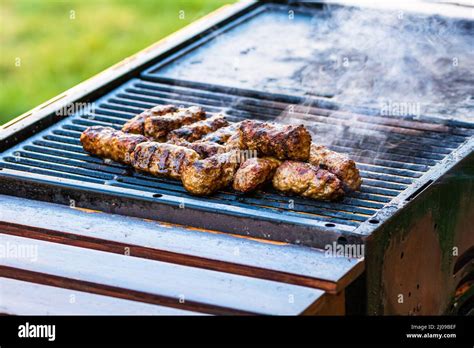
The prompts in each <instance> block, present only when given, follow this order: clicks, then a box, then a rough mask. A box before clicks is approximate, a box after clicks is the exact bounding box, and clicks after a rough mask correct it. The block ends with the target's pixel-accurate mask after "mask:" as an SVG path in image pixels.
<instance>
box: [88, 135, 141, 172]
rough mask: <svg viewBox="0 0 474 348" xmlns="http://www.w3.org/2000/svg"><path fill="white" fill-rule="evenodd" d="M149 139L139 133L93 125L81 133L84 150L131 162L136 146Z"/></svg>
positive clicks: (126, 162) (104, 156) (119, 160)
mask: <svg viewBox="0 0 474 348" xmlns="http://www.w3.org/2000/svg"><path fill="white" fill-rule="evenodd" d="M146 141H148V139H147V138H146V137H144V136H143V135H139V134H128V133H124V132H122V131H119V130H116V129H113V128H111V127H102V126H92V127H89V128H87V129H86V130H85V131H84V132H82V134H81V143H82V147H83V148H84V150H86V151H87V152H90V153H92V154H94V155H97V156H99V157H102V158H108V159H111V160H114V161H117V162H121V163H125V164H130V156H131V154H132V152H133V151H134V150H135V147H136V146H137V145H138V144H140V143H143V142H146Z"/></svg>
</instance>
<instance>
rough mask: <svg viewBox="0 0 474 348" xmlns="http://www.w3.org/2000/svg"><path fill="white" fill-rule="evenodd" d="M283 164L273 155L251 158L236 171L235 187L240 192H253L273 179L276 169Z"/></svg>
mask: <svg viewBox="0 0 474 348" xmlns="http://www.w3.org/2000/svg"><path fill="white" fill-rule="evenodd" d="M280 164H281V162H280V161H279V160H277V159H276V158H272V157H263V158H257V157H255V158H250V159H248V160H246V161H245V162H244V163H242V165H241V166H240V168H239V169H238V170H237V172H236V173H235V177H234V183H233V185H232V186H233V188H234V190H236V191H239V192H244V193H246V192H251V191H254V190H255V189H257V188H258V187H259V186H260V185H262V184H264V183H265V182H267V181H269V180H271V179H272V177H273V174H274V173H275V170H276V169H277V168H278V166H279V165H280Z"/></svg>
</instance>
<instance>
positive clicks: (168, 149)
mask: <svg viewBox="0 0 474 348" xmlns="http://www.w3.org/2000/svg"><path fill="white" fill-rule="evenodd" d="M198 159H199V155H198V154H197V153H196V152H195V151H194V150H191V149H188V148H185V147H182V146H177V145H173V144H166V143H158V142H154V141H149V142H146V143H141V144H138V146H137V147H136V148H135V150H134V151H133V153H132V155H131V165H132V166H133V167H134V168H135V169H136V170H138V171H142V172H147V173H150V174H152V175H156V176H166V177H170V178H173V179H180V178H181V172H182V170H183V168H184V167H186V166H187V165H189V164H191V163H193V162H195V161H197V160H198Z"/></svg>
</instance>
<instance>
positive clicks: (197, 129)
mask: <svg viewBox="0 0 474 348" xmlns="http://www.w3.org/2000/svg"><path fill="white" fill-rule="evenodd" d="M227 125H229V122H227V120H226V119H225V117H224V116H223V115H214V116H212V117H210V118H208V119H206V120H202V121H199V122H195V123H193V124H189V125H186V126H183V127H181V128H178V129H176V130H173V131H172V132H170V133H169V134H168V140H174V139H184V140H186V141H189V142H193V141H196V140H199V139H201V138H202V137H203V136H204V135H206V134H209V133H212V132H215V131H216V130H217V129H219V128H222V127H225V126H227Z"/></svg>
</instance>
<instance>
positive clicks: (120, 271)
mask: <svg viewBox="0 0 474 348" xmlns="http://www.w3.org/2000/svg"><path fill="white" fill-rule="evenodd" d="M0 247H2V248H3V249H4V250H5V251H7V250H8V252H7V254H6V255H5V257H2V258H1V259H0V276H4V277H7V278H15V279H20V280H26V281H30V282H35V283H42V284H45V285H54V286H59V287H64V288H70V289H75V290H78V291H86V292H94V293H97V294H105V295H109V296H115V297H121V298H126V299H130V300H137V301H142V302H149V303H156V304H160V305H165V306H170V307H176V308H182V309H188V310H193V311H204V312H207V313H215V314H245V313H255V314H274V315H295V314H302V313H304V312H306V311H311V310H312V308H313V307H315V306H318V301H319V300H320V299H321V298H322V295H323V294H324V292H323V291H321V290H317V289H312V288H306V287H302V286H296V285H291V284H284V283H279V282H274V281H269V280H263V279H257V278H250V277H246V276H241V275H234V274H227V273H222V272H217V271H211V270H205V269H200V268H194V267H188V266H183V265H177V264H171V263H166V262H161V261H155V260H149V259H144V258H138V257H133V256H126V255H118V254H114V253H108V252H102V251H97V250H92V249H87V248H80V247H73V246H68V245H63V244H58V243H50V242H45V241H41V240H35V239H29V238H23V237H17V236H10V235H6V234H0Z"/></svg>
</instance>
